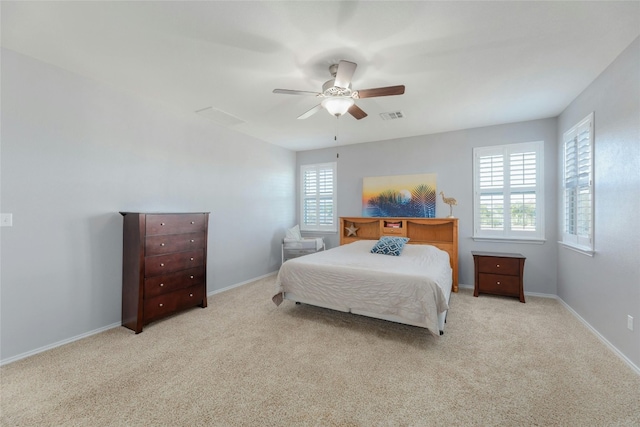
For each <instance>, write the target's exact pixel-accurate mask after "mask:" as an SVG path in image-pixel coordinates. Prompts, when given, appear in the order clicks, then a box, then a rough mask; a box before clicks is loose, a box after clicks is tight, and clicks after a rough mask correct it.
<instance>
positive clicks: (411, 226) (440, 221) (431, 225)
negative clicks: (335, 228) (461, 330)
mask: <svg viewBox="0 0 640 427" xmlns="http://www.w3.org/2000/svg"><path fill="white" fill-rule="evenodd" d="M349 228H357V229H358V230H357V231H356V233H355V236H354V235H349V234H350V232H349ZM340 230H341V231H340V244H341V245H345V244H347V243H351V242H355V241H356V240H378V239H379V238H380V237H381V236H399V237H408V238H409V239H410V240H409V244H412V243H413V244H423V245H424V244H427V245H433V246H436V247H438V248H440V249H442V250H443V251H445V252H448V253H449V260H450V261H451V269H452V270H453V283H452V285H451V289H452V290H453V292H458V218H369V217H340Z"/></svg>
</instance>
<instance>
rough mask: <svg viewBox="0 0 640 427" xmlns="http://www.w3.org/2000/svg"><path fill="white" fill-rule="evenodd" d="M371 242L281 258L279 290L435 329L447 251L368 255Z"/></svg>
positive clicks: (447, 273) (446, 278)
mask: <svg viewBox="0 0 640 427" xmlns="http://www.w3.org/2000/svg"><path fill="white" fill-rule="evenodd" d="M375 243H376V241H373V240H361V241H356V242H353V243H350V244H348V245H343V246H339V247H337V248H333V249H329V250H327V251H324V252H318V253H315V254H311V255H307V256H304V257H300V258H295V259H291V260H289V261H286V262H285V263H284V264H283V265H282V267H281V268H280V271H279V273H278V277H277V280H276V295H275V296H274V297H273V301H274V302H275V303H276V304H277V305H279V304H280V302H282V296H283V293H289V294H293V295H295V296H296V297H299V298H304V299H305V300H309V301H315V302H317V303H319V304H326V306H330V307H336V308H337V309H343V310H344V311H353V312H365V313H372V314H377V315H381V316H385V315H391V316H398V317H400V318H402V319H406V320H408V321H410V322H411V323H414V324H416V323H417V324H420V325H424V326H425V327H427V328H428V329H429V330H430V331H431V332H432V333H433V334H435V335H437V334H438V333H439V332H438V329H439V328H438V313H442V312H443V311H445V310H447V309H448V308H449V307H448V305H447V300H448V298H447V297H446V296H445V292H443V289H446V290H447V292H446V295H449V292H450V291H449V290H450V289H451V282H452V275H451V267H450V264H449V254H447V253H446V252H444V251H442V250H440V249H438V248H436V247H435V246H430V245H411V244H408V245H406V246H405V247H404V250H403V251H402V253H401V255H400V256H390V255H381V254H372V253H370V250H371V248H372V247H373V245H374V244H375Z"/></svg>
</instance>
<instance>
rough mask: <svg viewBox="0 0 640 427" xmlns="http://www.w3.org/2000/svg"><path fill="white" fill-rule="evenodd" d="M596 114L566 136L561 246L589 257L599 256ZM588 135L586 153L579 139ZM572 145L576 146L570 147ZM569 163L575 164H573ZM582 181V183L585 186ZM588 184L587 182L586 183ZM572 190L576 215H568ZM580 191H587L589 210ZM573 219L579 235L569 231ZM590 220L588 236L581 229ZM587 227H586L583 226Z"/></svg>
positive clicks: (563, 145)
mask: <svg viewBox="0 0 640 427" xmlns="http://www.w3.org/2000/svg"><path fill="white" fill-rule="evenodd" d="M593 128H594V113H593V112H591V113H589V114H588V115H587V116H586V117H585V118H584V119H582V120H580V121H579V122H578V123H577V124H575V125H574V126H572V127H571V128H570V129H569V130H567V131H566V132H564V133H563V134H562V205H561V206H562V208H561V209H562V218H561V223H562V229H561V233H560V235H561V240H560V242H559V243H560V244H562V245H563V246H565V247H567V248H569V249H572V250H575V251H577V252H580V253H583V254H585V255H589V256H593V254H594V253H595V250H594V248H595V245H594V226H595V192H594V190H595V180H594V156H595V151H594V150H595V141H594V132H593ZM585 131H586V132H588V133H587V135H586V138H585V139H586V140H587V141H588V142H587V145H586V150H584V147H583V149H581V147H580V143H579V138H580V135H581V134H582V135H583V136H584V134H583V132H585ZM569 144H571V145H572V146H573V147H569ZM570 149H574V150H575V157H573V155H572V154H569V153H568V151H569V150H570ZM585 152H586V153H588V156H587V158H585V157H584V155H585ZM569 156H572V158H571V159H568V157H569ZM569 160H571V163H574V164H573V165H570V164H569ZM581 162H582V164H583V167H584V166H586V167H587V171H586V174H584V173H583V175H584V176H583V177H582V179H581V172H580V163H581ZM570 168H571V170H574V171H575V174H574V176H572V177H571V180H572V182H571V183H568V182H567V180H568V179H567V170H568V169H570ZM581 181H582V183H581ZM585 181H586V183H585ZM570 188H574V189H575V193H574V204H573V205H572V206H574V208H573V211H574V213H570V212H568V210H569V206H568V201H567V192H568V190H569V189H570ZM580 189H583V190H586V193H582V194H583V195H584V194H586V195H588V203H587V207H586V209H584V208H583V209H582V210H581V209H580V208H579V206H578V205H579V204H580V201H579V200H578V199H579V193H580ZM580 212H583V215H586V214H588V216H589V217H588V218H587V219H585V218H584V217H583V215H580ZM569 216H571V217H572V220H573V224H575V225H574V227H575V233H571V232H568V231H567V222H568V217H569ZM585 221H586V224H587V228H588V232H587V233H586V234H580V233H579V231H578V230H579V229H580V228H581V227H580V224H584V223H585ZM583 227H584V225H583Z"/></svg>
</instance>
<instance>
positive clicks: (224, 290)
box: [207, 270, 278, 297]
mask: <svg viewBox="0 0 640 427" xmlns="http://www.w3.org/2000/svg"><path fill="white" fill-rule="evenodd" d="M275 274H278V271H277V270H276V271H272V272H271V273H267V274H263V275H262V276H258V277H254V278H253V279H249V280H245V281H244V282H240V283H236V284H233V285H231V286H227V287H226V288H222V289H216V290H214V291H211V292H207V296H208V297H210V296H211V295H215V294H219V293H222V292H226V291H230V290H231V289H234V288H238V287H240V286H242V285H246V284H248V283H252V282H255V281H256V280H260V279H264V278H265V277H269V276H273V275H275Z"/></svg>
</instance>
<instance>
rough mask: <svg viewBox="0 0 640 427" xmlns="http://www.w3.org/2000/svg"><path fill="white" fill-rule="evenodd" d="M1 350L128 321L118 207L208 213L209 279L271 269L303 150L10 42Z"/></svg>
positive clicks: (232, 280) (6, 54)
mask: <svg viewBox="0 0 640 427" xmlns="http://www.w3.org/2000/svg"><path fill="white" fill-rule="evenodd" d="M1 71H2V81H1V84H2V116H1V120H2V157H1V168H2V169H1V179H2V181H1V190H2V191H1V199H0V204H1V205H0V206H1V207H0V209H1V210H2V212H10V213H13V223H14V225H13V227H3V228H1V229H0V233H1V235H0V237H1V246H0V250H1V256H2V268H1V275H0V280H1V291H0V304H1V306H0V309H1V310H0V311H1V318H0V321H1V330H0V336H1V341H0V345H1V351H0V358H1V360H3V361H4V360H7V359H8V358H14V357H16V356H18V355H22V354H25V353H27V352H31V351H34V350H37V349H41V348H43V347H47V346H50V345H53V344H55V343H59V342H62V341H64V340H69V339H72V338H74V337H77V336H80V335H83V334H86V333H89V332H91V331H95V330H98V329H101V328H104V327H108V326H110V325H111V326H112V325H114V324H118V323H119V322H120V312H121V266H122V217H121V216H120V214H119V213H118V212H119V211H125V210H126V211H166V212H188V211H210V212H211V220H210V223H209V256H208V279H209V281H208V291H209V292H212V291H214V290H217V289H221V288H225V287H228V286H231V285H234V284H237V283H241V282H244V281H247V280H250V279H253V278H256V277H260V276H262V275H265V274H268V273H270V272H273V271H276V270H277V269H278V267H279V265H280V241H281V239H282V237H283V236H284V230H285V228H286V227H290V226H291V225H293V224H294V223H295V153H294V152H291V151H289V150H284V149H281V148H279V147H276V146H273V145H270V144H267V143H264V142H262V141H259V140H256V139H254V138H251V137H248V136H245V135H242V134H239V133H237V132H234V131H232V130H228V129H226V128H222V127H220V126H217V125H216V124H214V123H213V122H210V121H208V120H207V119H205V118H202V117H200V116H198V115H197V114H194V113H182V112H179V113H178V112H175V111H171V110H169V109H167V108H165V107H163V106H160V105H158V104H157V103H154V102H153V101H151V100H144V99H140V98H136V97H132V96H129V95H127V94H123V93H120V92H118V91H116V90H114V89H112V88H110V87H108V86H105V85H102V84H99V83H97V82H95V81H91V80H87V79H84V78H81V77H79V76H77V75H74V74H71V73H68V72H66V71H64V70H61V69H59V68H56V67H52V66H50V65H47V64H45V63H42V62H38V61H35V60H33V59H30V58H28V57H25V56H22V55H19V54H16V53H14V52H11V51H8V50H4V49H3V50H2V70H1Z"/></svg>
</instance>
